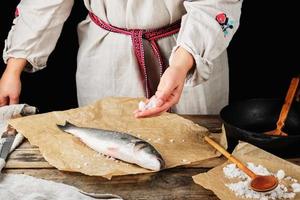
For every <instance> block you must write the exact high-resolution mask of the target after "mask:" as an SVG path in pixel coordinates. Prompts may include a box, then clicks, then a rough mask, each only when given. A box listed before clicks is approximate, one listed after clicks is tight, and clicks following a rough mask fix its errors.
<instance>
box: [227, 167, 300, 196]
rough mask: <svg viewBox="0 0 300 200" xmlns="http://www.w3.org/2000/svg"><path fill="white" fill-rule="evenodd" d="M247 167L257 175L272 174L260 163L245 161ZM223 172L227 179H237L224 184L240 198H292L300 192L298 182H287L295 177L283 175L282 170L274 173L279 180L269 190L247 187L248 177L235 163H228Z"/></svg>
mask: <svg viewBox="0 0 300 200" xmlns="http://www.w3.org/2000/svg"><path fill="white" fill-rule="evenodd" d="M247 167H248V168H249V169H250V170H252V171H253V172H254V173H255V174H258V175H271V174H272V173H270V172H269V171H268V170H267V169H266V168H265V167H263V166H262V165H255V164H253V163H247ZM223 173H224V175H225V177H226V178H228V179H233V178H235V179H236V178H238V179H239V181H238V182H235V183H229V184H225V185H226V186H227V187H228V188H229V189H230V190H231V191H233V192H234V193H235V195H236V196H238V197H242V198H250V199H260V200H276V199H293V198H294V197H295V196H296V194H295V193H298V192H300V184H298V183H293V184H288V182H293V181H292V180H296V179H293V178H291V177H285V172H284V171H283V170H278V172H277V173H275V175H276V177H277V178H278V179H279V180H280V182H279V184H278V186H277V187H276V188H275V189H274V190H272V191H269V192H255V191H253V190H251V189H250V188H249V184H250V181H251V179H250V177H248V176H247V175H246V174H245V173H244V172H242V171H241V170H240V169H238V168H237V167H236V165H235V164H228V165H227V166H225V167H224V168H223ZM296 181H297V180H296Z"/></svg>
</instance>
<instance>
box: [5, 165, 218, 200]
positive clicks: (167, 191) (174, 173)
mask: <svg viewBox="0 0 300 200" xmlns="http://www.w3.org/2000/svg"><path fill="white" fill-rule="evenodd" d="M205 171H207V169H203V168H202V169H195V168H189V169H179V168H174V169H169V170H164V171H161V172H159V173H152V174H142V175H130V176H122V177H113V178H112V180H106V179H104V178H101V177H95V176H86V175H83V174H80V173H71V172H61V171H58V170H54V169H40V170H34V169H33V170H30V169H27V170H22V169H6V170H4V173H14V174H27V175H31V176H35V177H38V178H43V179H47V180H53V181H56V182H61V183H65V184H69V185H73V186H75V187H77V188H79V189H80V190H83V191H85V192H93V193H113V194H118V195H120V196H122V197H123V198H124V199H127V200H131V199H132V200H145V199H147V200H149V199H155V200H168V199H189V200H196V199H197V200H198V199H211V200H216V199H218V198H217V197H216V196H215V195H214V194H213V193H212V192H211V191H208V190H206V189H204V188H203V187H201V186H199V185H197V184H195V183H194V182H193V180H192V176H193V175H196V174H199V173H201V172H205Z"/></svg>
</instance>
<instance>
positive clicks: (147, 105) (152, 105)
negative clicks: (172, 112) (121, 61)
mask: <svg viewBox="0 0 300 200" xmlns="http://www.w3.org/2000/svg"><path fill="white" fill-rule="evenodd" d="M156 103H157V100H156V98H155V97H152V98H151V99H150V100H149V102H148V103H145V102H143V101H140V102H139V105H138V106H139V110H140V111H144V110H148V109H151V108H155V107H156Z"/></svg>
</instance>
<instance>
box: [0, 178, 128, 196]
mask: <svg viewBox="0 0 300 200" xmlns="http://www.w3.org/2000/svg"><path fill="white" fill-rule="evenodd" d="M92 196H95V197H96V198H93V197H92ZM0 199H1V200H2V199H3V200H79V199H80V200H94V199H102V200H105V199H106V200H121V199H122V198H121V197H119V196H117V195H112V194H89V193H84V192H81V191H79V190H78V189H77V188H75V187H73V186H69V185H66V184H62V183H56V182H53V181H47V180H43V179H38V178H35V177H31V176H27V175H23V174H0Z"/></svg>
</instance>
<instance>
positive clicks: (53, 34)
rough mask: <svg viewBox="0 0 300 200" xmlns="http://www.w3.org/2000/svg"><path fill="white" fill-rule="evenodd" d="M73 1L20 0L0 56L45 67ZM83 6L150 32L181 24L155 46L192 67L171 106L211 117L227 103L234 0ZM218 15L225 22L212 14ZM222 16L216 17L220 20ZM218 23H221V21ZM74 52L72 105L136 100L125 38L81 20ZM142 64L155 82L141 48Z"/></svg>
mask: <svg viewBox="0 0 300 200" xmlns="http://www.w3.org/2000/svg"><path fill="white" fill-rule="evenodd" d="M73 3H74V2H73V0H43V1H41V0H22V1H21V2H20V4H19V5H18V9H19V13H20V15H19V17H17V18H16V19H15V20H14V26H13V27H12V29H11V31H10V33H9V35H8V38H7V40H6V42H5V43H6V45H5V49H4V51H3V58H4V61H5V62H6V61H7V59H8V58H9V57H18V58H25V59H27V60H28V61H29V63H30V64H31V65H29V66H28V67H27V68H26V70H27V71H31V72H34V71H37V70H40V69H42V68H44V67H45V66H46V62H47V59H48V56H49V54H50V53H51V52H52V50H53V49H54V47H55V44H56V41H57V39H58V37H59V35H60V33H61V30H62V26H63V23H64V21H65V20H66V19H67V17H68V16H69V14H70V12H71V8H72V6H73ZM84 3H85V5H86V8H87V9H88V10H90V11H92V12H93V13H94V14H96V15H97V16H99V17H100V18H101V19H102V20H104V21H106V22H108V23H110V24H112V25H114V26H117V27H120V28H130V29H134V28H135V29H136V28H138V29H154V28H160V27H163V26H166V25H168V24H171V23H173V22H175V21H177V20H179V19H182V24H181V29H180V31H179V34H178V37H177V35H174V36H170V37H166V38H163V39H161V40H159V41H158V44H159V46H160V50H161V52H162V54H163V57H164V59H165V63H168V59H169V58H170V57H171V58H172V56H171V54H172V49H173V51H174V50H175V49H176V48H177V47H178V46H181V47H183V48H185V49H186V50H187V51H189V52H190V53H191V54H192V55H193V56H194V59H195V62H196V65H195V67H194V68H193V70H192V71H191V72H190V73H189V75H188V76H187V78H186V81H185V88H184V90H183V93H182V96H181V99H180V101H179V103H178V105H176V106H175V107H174V109H173V110H174V111H175V112H177V113H180V114H218V113H219V111H220V109H221V108H222V107H223V106H225V105H226V104H227V103H228V93H229V81H228V77H229V73H228V62H227V54H226V51H225V50H226V47H227V46H228V45H229V42H230V40H231V38H232V37H233V35H234V33H235V31H236V30H237V28H238V26H239V18H240V13H241V5H242V1H239V0H189V1H187V0H147V1H141V0H122V1H120V0H109V1H106V0H84ZM222 13H224V16H226V19H227V21H225V22H224V24H223V22H220V21H218V20H217V16H218V15H220V14H222ZM220 19H222V18H220ZM224 19H225V18H224ZM78 34H79V44H80V49H79V52H78V58H77V61H78V66H77V73H76V83H77V95H78V102H79V105H80V106H82V105H87V104H89V103H91V102H93V101H95V100H98V99H100V98H103V97H107V96H130V97H140V96H144V88H143V85H144V84H143V83H142V82H141V78H140V72H139V68H138V64H137V59H136V57H135V54H134V51H133V48H132V43H131V38H130V36H126V35H121V34H117V33H112V32H108V31H106V30H103V29H101V28H100V27H98V26H97V25H96V24H94V22H92V21H91V19H90V18H89V17H87V18H86V19H85V20H84V21H82V22H81V23H80V24H79V26H78ZM144 46H145V61H146V65H147V67H149V68H148V70H149V72H150V73H149V77H150V79H151V87H152V89H154V90H155V88H156V87H157V85H158V83H159V70H158V68H159V66H158V62H157V60H156V59H155V57H154V55H153V53H152V50H151V48H150V45H149V43H147V42H145V43H144Z"/></svg>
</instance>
